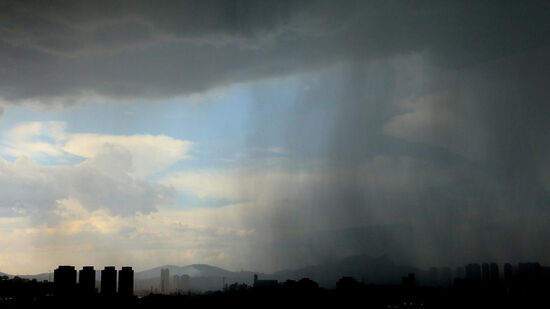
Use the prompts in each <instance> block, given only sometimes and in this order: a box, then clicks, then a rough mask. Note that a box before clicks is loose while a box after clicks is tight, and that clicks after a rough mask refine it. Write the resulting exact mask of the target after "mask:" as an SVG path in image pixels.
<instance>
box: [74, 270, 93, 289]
mask: <svg viewBox="0 0 550 309" xmlns="http://www.w3.org/2000/svg"><path fill="white" fill-rule="evenodd" d="M78 286H79V289H80V292H81V293H82V294H85V295H93V294H95V270H94V267H93V266H84V267H83V268H82V270H80V271H79V272H78Z"/></svg>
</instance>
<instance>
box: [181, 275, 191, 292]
mask: <svg viewBox="0 0 550 309" xmlns="http://www.w3.org/2000/svg"><path fill="white" fill-rule="evenodd" d="M189 281H190V278H189V275H181V277H180V289H181V291H182V292H183V293H186V292H189V290H190V289H191V284H190V283H189Z"/></svg>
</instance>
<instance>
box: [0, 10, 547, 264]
mask: <svg viewBox="0 0 550 309" xmlns="http://www.w3.org/2000/svg"><path fill="white" fill-rule="evenodd" d="M549 16H550V3H549V2H548V1H445V2H440V1H338V2H334V1H237V0H234V1H222V0H220V1H179V2H174V1H154V2H151V1H77V2H74V1H26V2H14V1H0V248H1V249H0V271H1V272H5V273H12V274H15V273H17V274H33V273H40V272H47V271H48V270H51V269H54V268H56V267H57V265H64V264H68V265H75V266H77V267H80V266H82V265H95V266H96V267H102V266H105V265H116V266H122V265H132V266H133V267H134V269H136V270H144V269H147V268H152V267H156V266H159V265H164V264H175V265H187V264H192V263H205V264H211V265H215V266H219V267H223V268H227V269H229V270H234V271H238V270H254V271H263V272H273V271H277V270H282V269H288V268H296V267H302V266H306V265H314V264H319V263H323V262H327V261H331V260H334V259H338V258H343V257H347V256H351V255H359V254H365V255H371V256H382V255H385V256H387V257H389V258H390V259H392V260H393V261H395V262H397V263H400V264H407V265H413V266H418V267H428V266H458V265H463V264H466V263H470V262H483V261H495V262H498V263H504V262H513V263H515V262H520V261H540V262H541V263H543V264H544V263H546V264H550V258H549V257H550V247H548V245H547V244H548V242H549V241H550V227H549V225H548V222H549V220H550V102H549V101H548V100H549V99H548V98H550V88H549V87H548V85H550V18H548V17H549Z"/></svg>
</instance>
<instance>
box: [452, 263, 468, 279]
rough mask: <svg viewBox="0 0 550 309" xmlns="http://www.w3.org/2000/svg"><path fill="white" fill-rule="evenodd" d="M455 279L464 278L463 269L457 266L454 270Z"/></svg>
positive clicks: (464, 272)
mask: <svg viewBox="0 0 550 309" xmlns="http://www.w3.org/2000/svg"><path fill="white" fill-rule="evenodd" d="M455 278H457V279H464V278H466V271H465V270H464V267H462V266H458V267H457V268H456V270H455Z"/></svg>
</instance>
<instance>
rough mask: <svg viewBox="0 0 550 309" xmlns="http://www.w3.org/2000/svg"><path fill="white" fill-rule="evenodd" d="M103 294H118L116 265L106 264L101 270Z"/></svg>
mask: <svg viewBox="0 0 550 309" xmlns="http://www.w3.org/2000/svg"><path fill="white" fill-rule="evenodd" d="M101 294H102V295H105V296H113V295H115V294H116V269H115V267H114V266H105V268H104V269H103V270H102V271H101Z"/></svg>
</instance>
